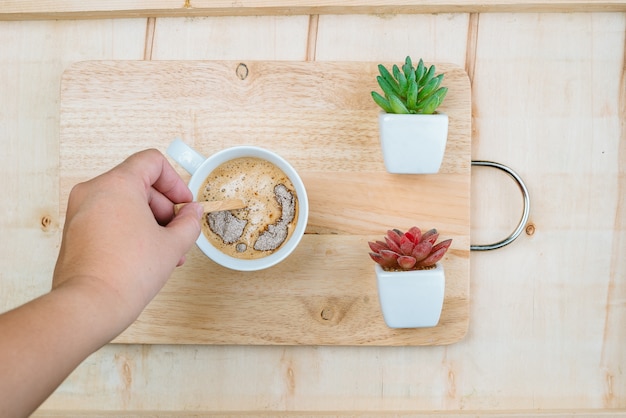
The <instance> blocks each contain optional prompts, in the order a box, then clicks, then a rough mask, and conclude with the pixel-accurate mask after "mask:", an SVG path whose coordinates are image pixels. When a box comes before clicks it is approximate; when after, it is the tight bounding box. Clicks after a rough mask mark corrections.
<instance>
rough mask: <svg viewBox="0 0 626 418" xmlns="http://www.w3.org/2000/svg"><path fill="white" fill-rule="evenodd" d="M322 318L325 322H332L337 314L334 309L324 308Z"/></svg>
mask: <svg viewBox="0 0 626 418" xmlns="http://www.w3.org/2000/svg"><path fill="white" fill-rule="evenodd" d="M320 316H321V317H322V319H323V320H324V321H330V320H331V319H333V316H335V312H334V311H333V308H324V309H322V312H321V313H320Z"/></svg>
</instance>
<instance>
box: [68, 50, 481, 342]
mask: <svg viewBox="0 0 626 418" xmlns="http://www.w3.org/2000/svg"><path fill="white" fill-rule="evenodd" d="M386 64H389V63H386ZM437 70H438V72H445V74H446V76H445V85H447V86H448V87H449V93H448V97H447V98H446V100H445V101H444V104H443V106H442V107H441V109H440V110H441V111H443V112H446V113H447V114H448V115H449V118H450V128H449V137H448V145H447V148H446V154H445V157H444V162H443V165H442V169H441V172H440V173H439V174H436V175H423V176H419V175H392V174H388V173H387V172H386V171H385V169H384V166H383V161H382V154H381V150H380V145H379V140H378V127H377V114H378V109H377V107H376V105H375V104H374V103H373V101H372V100H371V97H370V91H371V90H378V88H377V84H376V74H377V63H370V62H279V61H249V62H248V61H246V62H236V61H232V62H230V61H226V62H224V61H107V62H101V61H91V62H80V63H77V64H75V65H73V66H71V67H70V68H68V69H67V70H66V71H65V73H64V75H63V79H62V85H61V106H60V121H61V122H60V123H61V127H60V190H61V199H60V201H61V202H62V203H61V207H60V208H59V210H60V213H61V214H62V215H63V214H64V213H65V210H66V204H67V198H68V195H69V191H70V189H71V187H72V186H73V185H74V184H75V183H77V182H80V181H83V180H86V179H89V178H91V177H93V176H96V175H98V174H100V173H102V172H104V171H106V170H108V169H110V168H111V167H113V166H115V165H116V164H118V163H119V162H121V161H122V160H123V159H125V158H126V157H127V156H128V155H130V154H131V153H133V152H135V151H138V150H141V149H145V148H150V147H154V148H157V149H160V150H161V151H163V152H164V151H165V149H166V147H167V145H168V144H169V143H170V141H172V139H174V138H176V137H179V138H182V139H183V140H184V141H186V142H187V143H189V144H190V145H192V146H193V147H195V148H196V149H197V150H198V151H200V152H201V153H203V154H204V155H210V154H212V153H214V152H216V151H219V150H221V149H223V148H225V147H229V146H234V145H241V144H251V145H258V146H262V147H265V148H268V149H270V150H273V151H275V152H277V153H278V154H280V155H282V156H283V157H284V158H286V159H287V160H288V161H289V162H290V163H291V164H292V165H293V166H294V167H295V169H296V170H298V172H299V173H300V174H301V176H302V178H303V180H304V183H305V186H306V188H307V192H308V195H309V202H310V217H309V223H308V227H307V230H306V234H305V236H304V238H303V239H302V241H301V244H300V245H299V247H298V248H297V250H296V251H295V252H294V253H293V254H292V255H291V256H289V257H288V258H287V259H286V260H285V261H283V262H282V263H280V264H278V265H277V266H274V267H272V268H270V269H267V270H264V271H260V272H236V271H230V270H227V269H225V268H222V267H220V266H218V265H216V264H215V263H213V262H212V261H211V260H209V259H208V258H206V257H205V256H204V255H203V254H202V253H201V252H200V251H199V250H198V249H197V248H195V247H194V248H193V249H192V250H191V252H190V254H189V255H188V259H187V262H186V263H185V265H184V266H183V267H180V268H178V269H177V270H176V271H175V273H174V274H173V276H172V277H171V279H170V281H169V282H168V283H167V284H166V286H165V287H164V288H163V290H162V291H161V292H160V293H159V295H158V296H157V297H156V298H155V299H154V300H153V301H152V302H151V303H150V305H149V306H148V307H147V308H146V310H145V311H144V312H143V314H142V315H141V316H140V318H139V319H138V320H137V321H136V322H135V323H134V324H133V325H132V326H131V327H130V328H129V329H128V330H126V332H124V333H123V334H122V335H121V336H119V337H118V338H117V339H116V340H115V342H119V343H142V344H282V345H297V344H307V345H433V344H450V343H453V342H456V341H458V340H460V339H461V338H463V336H464V335H465V333H466V331H467V328H468V323H469V316H468V315H469V276H470V263H469V251H470V250H469V247H470V242H469V241H470V240H469V235H470V169H471V161H470V158H471V157H470V145H471V103H470V84H469V79H468V77H467V74H466V73H465V72H464V71H463V70H462V69H461V68H458V67H456V66H453V65H449V64H437ZM172 163H173V165H174V166H175V167H176V168H177V170H178V171H179V173H180V174H181V176H183V178H185V179H188V178H189V175H188V174H187V173H186V172H185V171H184V170H183V169H182V168H180V167H178V166H177V165H176V164H175V163H174V162H172ZM62 219H63V217H62ZM413 225H417V226H419V227H421V228H423V229H427V228H431V227H436V228H437V229H439V231H440V234H441V238H442V239H445V238H453V244H452V248H451V250H450V251H449V252H448V253H447V255H446V257H445V258H444V266H445V269H446V295H445V301H444V307H443V313H442V316H441V321H440V323H439V325H438V326H437V327H434V328H425V329H405V330H394V329H390V328H388V327H387V326H386V325H385V323H384V321H383V318H382V314H381V311H380V307H379V302H378V295H377V290H376V276H375V274H374V263H373V261H371V260H370V258H369V256H368V252H369V248H368V246H367V241H370V240H375V239H380V238H382V237H383V235H384V234H385V233H386V231H387V230H388V229H390V228H400V229H408V228H409V227H411V226H413Z"/></svg>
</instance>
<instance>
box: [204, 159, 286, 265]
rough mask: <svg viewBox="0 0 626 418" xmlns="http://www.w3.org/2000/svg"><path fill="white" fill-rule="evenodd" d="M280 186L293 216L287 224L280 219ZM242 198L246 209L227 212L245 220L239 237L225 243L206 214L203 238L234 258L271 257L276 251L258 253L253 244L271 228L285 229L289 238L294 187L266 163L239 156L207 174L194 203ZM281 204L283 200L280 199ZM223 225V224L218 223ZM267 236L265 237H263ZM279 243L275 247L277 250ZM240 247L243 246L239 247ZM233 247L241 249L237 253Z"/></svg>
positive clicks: (282, 173)
mask: <svg viewBox="0 0 626 418" xmlns="http://www.w3.org/2000/svg"><path fill="white" fill-rule="evenodd" d="M281 184H282V185H284V187H285V188H286V189H287V191H288V193H290V194H291V195H292V196H293V206H294V207H293V209H294V212H295V214H294V216H293V219H292V220H291V221H287V222H285V221H284V220H282V215H283V210H282V206H281V204H280V203H279V200H278V196H277V191H276V187H277V186H278V185H281ZM222 199H242V200H243V201H244V203H245V204H246V208H244V209H238V210H233V211H230V213H231V214H232V215H233V216H234V217H236V218H238V219H239V220H243V221H246V224H245V227H244V228H243V233H242V235H241V237H240V238H239V239H237V240H235V241H234V242H232V243H225V242H224V241H223V240H222V238H221V237H220V236H219V235H218V234H216V233H215V232H214V231H212V230H211V227H210V225H209V217H211V216H213V217H214V218H213V220H215V218H216V216H215V215H211V214H208V215H207V217H205V219H204V221H203V225H202V230H203V233H204V235H205V236H206V238H207V239H208V240H209V242H211V244H212V245H213V246H215V247H216V248H218V249H219V250H220V251H222V252H224V253H226V254H228V255H230V256H232V257H236V258H244V259H253V258H261V257H265V256H267V255H269V254H271V253H272V252H273V251H275V250H276V249H272V250H267V251H258V250H255V249H254V244H255V242H257V240H258V239H259V236H261V235H262V234H263V233H264V232H266V231H268V229H270V230H275V227H277V226H280V227H285V226H286V228H287V237H286V239H289V237H290V236H291V234H292V233H293V230H294V228H295V225H296V222H297V213H298V210H297V208H298V204H297V195H296V192H295V188H294V186H293V184H292V182H291V180H289V178H288V177H287V175H286V174H285V173H284V172H283V171H282V170H280V169H279V168H278V167H276V166H275V165H274V164H272V163H270V162H269V161H266V160H262V159H260V158H255V157H243V158H237V159H234V160H230V161H227V162H225V163H223V164H222V165H220V166H218V167H217V168H216V169H215V170H213V172H211V173H210V174H209V175H208V176H207V178H206V179H205V181H204V183H203V184H202V186H201V187H200V190H199V193H198V200H206V201H212V200H222ZM282 200H283V202H284V201H285V200H284V199H282ZM220 222H227V221H223V220H222V221H220ZM266 235H267V234H266ZM282 242H284V241H281V242H279V243H278V244H277V245H278V247H277V248H279V247H280V245H281V244H282ZM242 244H243V245H242ZM237 248H240V249H241V248H245V251H243V252H241V251H238V250H237Z"/></svg>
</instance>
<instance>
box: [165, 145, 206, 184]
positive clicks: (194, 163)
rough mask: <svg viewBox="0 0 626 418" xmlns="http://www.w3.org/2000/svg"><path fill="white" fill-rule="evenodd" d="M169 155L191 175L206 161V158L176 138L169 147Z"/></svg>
mask: <svg viewBox="0 0 626 418" xmlns="http://www.w3.org/2000/svg"><path fill="white" fill-rule="evenodd" d="M166 152H167V155H169V156H170V157H172V158H173V159H174V161H176V162H177V163H178V164H180V165H181V167H183V168H184V169H185V170H187V172H188V173H189V174H191V175H193V173H195V172H196V170H197V169H198V167H200V165H201V164H202V163H203V162H204V160H206V158H205V157H204V156H203V155H202V154H200V153H199V152H198V151H196V150H195V149H193V148H191V147H190V146H189V145H187V144H185V143H184V142H183V141H182V140H181V139H179V138H176V139H175V140H174V141H172V143H171V144H170V145H169V147H167V151H166Z"/></svg>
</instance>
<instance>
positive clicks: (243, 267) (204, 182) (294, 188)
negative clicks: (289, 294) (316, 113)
mask: <svg viewBox="0 0 626 418" xmlns="http://www.w3.org/2000/svg"><path fill="white" fill-rule="evenodd" d="M167 154H168V155H169V156H170V157H171V158H172V159H173V160H174V161H176V162H177V163H178V164H180V166H182V167H183V168H184V169H185V170H186V171H187V172H189V174H191V179H190V180H189V183H188V187H189V189H190V190H191V192H192V194H193V198H194V200H206V199H205V198H204V195H205V194H206V191H205V188H209V187H211V186H212V184H211V183H212V182H213V181H212V179H213V180H214V179H215V178H216V177H215V176H216V174H215V173H219V172H223V171H224V170H230V169H231V168H229V167H231V166H232V167H236V168H237V169H233V170H232V171H233V173H232V174H233V176H235V177H237V178H238V179H239V180H238V181H240V182H242V181H246V182H254V181H255V180H254V179H255V178H257V177H255V176H254V175H243V174H247V173H245V169H244V170H243V171H244V173H242V170H240V168H241V167H242V166H241V164H243V163H242V162H254V164H257V162H258V164H259V165H258V166H254V168H253V169H254V170H257V171H260V170H262V168H263V167H268V168H267V169H268V170H272V169H278V170H279V171H280V172H281V174H282V175H283V178H284V180H285V181H283V182H282V183H287V184H288V186H287V187H285V186H284V185H282V183H281V185H276V186H272V187H278V188H280V190H281V191H282V192H283V193H286V197H285V198H284V199H282V202H280V203H281V205H280V206H278V204H277V203H276V202H274V206H276V207H280V208H282V210H283V216H280V219H276V218H278V217H277V216H274V218H273V221H274V222H275V223H274V224H271V226H269V225H261V224H262V223H263V222H262V221H261V220H259V221H254V222H252V221H251V219H253V218H254V219H257V218H259V216H257V215H258V214H257V215H255V216H252V215H246V214H247V213H249V212H246V211H250V210H251V209H252V207H253V206H254V207H255V210H256V211H257V212H258V211H259V209H258V206H259V204H258V202H256V200H254V199H252V200H249V199H248V198H247V197H246V196H245V194H246V192H245V191H243V192H242V195H237V193H238V191H239V186H238V187H236V188H234V187H233V186H231V185H226V186H219V187H221V188H222V191H224V189H228V190H229V192H230V193H231V194H232V193H234V194H235V195H231V196H229V197H230V198H240V199H241V200H243V201H244V204H246V205H248V207H247V208H246V209H241V210H239V211H237V212H235V211H233V212H231V213H230V214H228V213H225V212H224V213H217V214H216V218H209V216H208V215H206V214H205V219H203V232H202V233H201V234H200V236H199V237H198V239H197V241H196V245H197V246H198V248H200V250H201V251H202V252H203V253H204V254H205V255H206V256H207V257H209V258H210V259H211V260H213V261H214V262H216V263H218V264H220V265H222V266H224V267H227V268H229V269H232V270H239V271H255V270H262V269H266V268H269V267H272V266H274V265H276V264H278V263H280V262H281V261H283V260H284V259H285V258H286V257H287V256H289V255H290V254H291V253H292V252H293V250H295V248H296V247H297V246H298V244H299V243H300V240H301V239H302V236H303V235H304V231H305V229H306V225H307V221H308V215H309V202H308V198H307V193H306V190H305V188H304V184H303V182H302V179H301V178H300V176H299V175H298V173H297V172H296V170H295V169H294V168H293V167H292V166H291V164H289V163H288V162H287V161H286V160H285V159H284V158H282V157H281V156H280V155H278V154H277V153H275V152H273V151H270V150H267V149H264V148H260V147H257V146H249V145H243V146H234V147H231V148H226V149H223V150H221V151H218V152H217V153H215V154H213V155H211V156H210V157H208V158H205V157H204V156H203V155H202V154H200V153H199V152H197V151H196V150H194V149H193V148H191V147H190V146H189V145H187V144H186V143H185V142H183V141H182V140H180V139H175V140H174V141H173V142H172V143H171V144H170V145H169V147H168V148H167ZM253 169H251V170H253ZM235 171H236V172H235ZM222 174H223V173H222ZM223 177H224V176H223V175H222V176H221V177H218V178H223ZM263 177H264V179H265V180H264V183H267V178H270V177H269V176H263ZM246 178H248V179H249V180H242V179H246ZM271 178H272V179H273V178H274V177H271ZM239 185H241V183H239ZM255 187H257V186H256V185H254V184H253V183H250V184H246V185H245V188H246V189H245V190H252V191H253V192H256V189H255ZM265 188H267V185H265ZM259 190H264V189H262V188H260V189H259ZM274 190H275V193H276V196H273V197H272V199H271V200H277V201H280V200H281V199H280V198H279V196H281V197H282V196H283V194H279V193H278V191H277V190H278V189H276V188H275V189H274ZM247 193H249V191H248V192H247ZM274 197H275V199H274ZM268 199H269V198H268ZM285 199H286V200H285ZM285 202H288V203H285ZM268 204H269V202H268ZM261 206H263V205H261ZM286 206H289V207H290V208H291V209H292V210H291V217H290V218H287V217H286V213H287V212H286ZM294 212H295V213H294ZM218 215H219V216H218ZM222 215H224V216H226V215H227V216H228V217H230V218H224V217H223V216H222ZM248 217H249V218H250V219H247V218H248ZM235 218H237V219H235ZM211 219H218V220H219V221H221V222H222V223H223V222H224V219H226V221H228V220H229V219H233V220H235V221H236V222H237V223H239V222H246V227H245V228H247V227H248V226H250V228H249V229H250V231H251V232H249V234H256V235H257V236H258V235H262V234H263V233H264V232H265V235H266V236H267V235H271V234H269V233H268V232H267V230H268V226H269V229H270V231H276V230H277V229H280V228H287V227H288V233H287V232H285V231H286V229H285V230H284V231H283V232H284V234H283V237H284V236H286V238H284V241H280V242H277V244H278V245H277V246H276V248H270V249H269V250H268V249H267V248H263V249H262V251H256V244H255V245H254V248H252V243H241V242H239V243H237V239H239V237H235V241H234V243H232V242H231V241H228V240H227V237H226V236H224V235H221V236H219V237H218V236H217V235H216V234H215V233H213V226H214V225H213V224H211V225H210V229H211V231H209V229H207V228H209V220H211ZM290 220H291V221H290ZM215 222H217V221H215ZM255 222H256V223H255ZM281 222H282V223H283V224H281ZM287 223H289V225H287ZM259 225H260V226H259ZM279 226H280V228H278V227H279ZM216 228H217V227H216ZM245 228H242V230H245ZM255 228H259V230H258V231H254V230H253V229H255ZM263 230H264V231H263ZM218 233H219V232H218ZM246 234H248V232H246ZM249 234H248V235H249ZM274 235H276V234H274ZM246 236H247V235H246ZM241 239H243V238H241ZM220 240H221V241H220ZM266 241H267V240H266ZM226 244H229V245H231V244H232V245H235V244H236V245H239V246H243V247H244V249H245V250H243V253H242V254H244V255H241V256H240V255H239V253H238V252H233V251H234V250H231V249H230V248H226V249H225V248H224V247H225V246H226ZM218 246H219V247H221V249H220V248H218ZM237 248H238V249H237V251H239V247H237ZM229 251H230V255H229V254H227V252H229ZM250 253H252V254H253V255H252V257H250V255H249V254H250Z"/></svg>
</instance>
